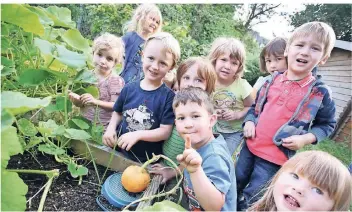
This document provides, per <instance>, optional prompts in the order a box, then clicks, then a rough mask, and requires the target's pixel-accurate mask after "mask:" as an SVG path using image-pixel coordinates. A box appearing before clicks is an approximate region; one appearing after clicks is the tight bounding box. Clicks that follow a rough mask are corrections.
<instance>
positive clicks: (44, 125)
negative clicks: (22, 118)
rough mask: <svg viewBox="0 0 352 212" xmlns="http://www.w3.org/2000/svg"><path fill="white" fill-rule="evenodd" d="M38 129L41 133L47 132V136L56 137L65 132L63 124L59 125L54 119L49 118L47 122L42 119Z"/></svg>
mask: <svg viewBox="0 0 352 212" xmlns="http://www.w3.org/2000/svg"><path fill="white" fill-rule="evenodd" d="M37 129H38V131H39V132H40V133H42V134H46V136H49V137H55V136H58V135H63V134H64V133H65V127H64V126H62V125H57V124H56V122H55V121H54V120H52V119H49V120H48V121H46V122H44V121H40V122H39V124H38V127H37Z"/></svg>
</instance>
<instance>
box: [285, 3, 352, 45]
mask: <svg viewBox="0 0 352 212" xmlns="http://www.w3.org/2000/svg"><path fill="white" fill-rule="evenodd" d="M351 10H352V5H351V4H309V5H307V6H306V8H305V10H303V11H301V12H298V13H296V14H294V15H291V16H290V19H291V25H293V26H295V27H298V26H300V25H302V24H304V23H307V22H310V21H322V22H325V23H327V24H329V25H330V26H331V27H332V28H333V29H334V31H335V34H336V37H337V39H339V40H344V41H351V36H352V34H351V22H352V19H351Z"/></svg>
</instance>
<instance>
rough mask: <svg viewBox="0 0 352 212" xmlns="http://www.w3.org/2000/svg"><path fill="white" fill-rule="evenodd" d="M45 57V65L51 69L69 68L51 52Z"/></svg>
mask: <svg viewBox="0 0 352 212" xmlns="http://www.w3.org/2000/svg"><path fill="white" fill-rule="evenodd" d="M43 58H44V66H45V67H47V68H50V69H51V70H54V71H61V70H66V69H67V65H65V64H63V63H62V62H60V61H58V60H56V59H55V58H54V57H53V56H51V55H50V54H44V55H43ZM53 59H55V60H53ZM49 65H50V66H49Z"/></svg>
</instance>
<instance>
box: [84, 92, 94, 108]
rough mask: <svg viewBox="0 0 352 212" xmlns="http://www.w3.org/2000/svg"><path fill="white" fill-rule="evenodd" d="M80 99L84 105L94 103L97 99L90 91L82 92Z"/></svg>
mask: <svg viewBox="0 0 352 212" xmlns="http://www.w3.org/2000/svg"><path fill="white" fill-rule="evenodd" d="M81 101H82V103H83V104H84V105H96V104H97V100H96V99H95V98H94V97H93V96H92V94H90V93H85V94H82V96H81Z"/></svg>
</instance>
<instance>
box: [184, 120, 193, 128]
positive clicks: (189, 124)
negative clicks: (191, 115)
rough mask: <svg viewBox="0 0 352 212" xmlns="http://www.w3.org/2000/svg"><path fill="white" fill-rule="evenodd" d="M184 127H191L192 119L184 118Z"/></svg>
mask: <svg viewBox="0 0 352 212" xmlns="http://www.w3.org/2000/svg"><path fill="white" fill-rule="evenodd" d="M185 127H186V128H191V127H193V122H192V120H190V119H186V120H185Z"/></svg>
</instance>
